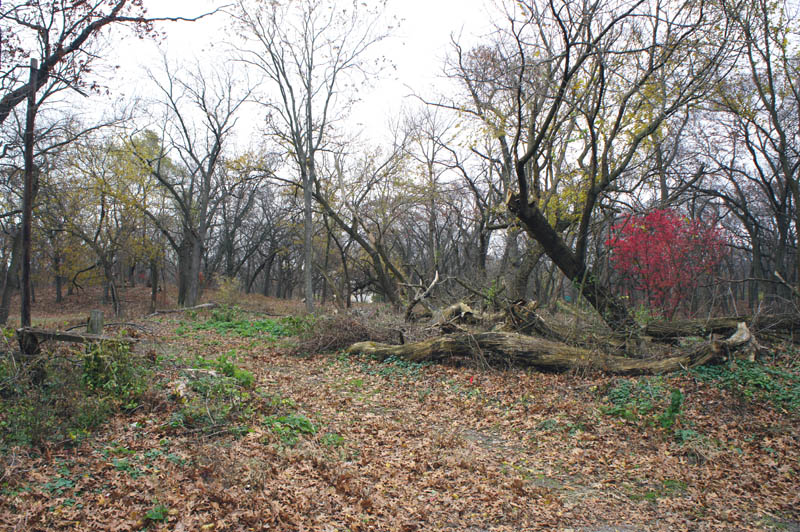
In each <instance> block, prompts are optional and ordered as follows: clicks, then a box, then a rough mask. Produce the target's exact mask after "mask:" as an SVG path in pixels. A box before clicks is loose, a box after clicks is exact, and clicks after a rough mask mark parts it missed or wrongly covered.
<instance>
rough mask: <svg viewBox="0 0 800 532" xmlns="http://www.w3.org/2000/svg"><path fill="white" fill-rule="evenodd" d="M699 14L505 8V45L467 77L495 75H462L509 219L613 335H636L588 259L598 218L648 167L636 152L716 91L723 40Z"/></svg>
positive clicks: (706, 10) (701, 10) (573, 5)
mask: <svg viewBox="0 0 800 532" xmlns="http://www.w3.org/2000/svg"><path fill="white" fill-rule="evenodd" d="M706 4H707V3H706V2H703V1H701V2H694V1H691V2H666V1H665V2H661V1H655V2H645V1H644V0H636V1H632V2H623V3H619V4H615V5H613V6H612V5H609V4H608V3H607V2H600V1H592V0H569V1H566V2H559V3H556V2H549V3H547V4H546V5H542V4H539V3H535V2H515V3H513V5H512V4H511V3H509V7H508V15H509V16H508V25H507V28H506V30H505V31H504V33H503V34H501V35H500V37H499V38H498V40H497V42H496V43H495V44H494V45H493V46H484V47H481V48H478V49H476V50H475V51H474V52H473V55H474V54H480V55H482V56H485V58H484V60H483V61H478V60H473V62H472V64H473V65H489V66H490V67H491V66H492V65H497V66H495V67H491V68H490V70H489V71H488V72H487V74H489V75H488V76H479V75H476V74H477V71H476V70H475V68H474V67H473V68H472V69H469V68H461V69H460V71H459V74H460V75H459V79H460V80H461V81H462V83H464V85H465V87H466V89H467V90H468V92H469V93H470V94H471V95H472V102H471V105H470V107H469V110H468V112H470V113H472V114H473V115H474V116H476V117H478V118H480V119H481V120H482V121H483V122H484V123H485V124H486V125H487V126H488V127H489V128H490V129H491V133H492V134H493V136H494V137H495V138H496V139H497V142H498V143H499V144H500V145H501V148H502V153H503V160H504V165H505V169H506V172H507V175H508V177H509V178H511V177H512V176H513V182H514V185H515V187H514V188H515V190H514V191H513V193H511V194H509V196H508V198H507V202H506V203H507V206H508V208H509V210H510V211H511V212H512V213H513V214H514V215H515V216H516V217H517V218H518V219H519V221H520V223H521V224H522V227H523V228H524V229H525V231H526V232H527V233H528V235H530V237H531V238H533V239H535V240H536V241H537V242H539V244H540V245H541V246H542V249H543V250H544V252H545V253H546V254H547V256H548V257H549V258H550V260H552V261H553V263H555V264H556V265H557V266H558V268H559V269H560V270H561V271H562V272H563V273H564V275H565V276H566V277H567V278H568V279H569V280H570V281H571V282H573V283H574V284H575V285H576V287H578V288H579V289H580V292H581V293H582V295H583V296H584V297H585V298H586V299H587V301H589V302H590V303H591V304H592V305H593V306H594V307H595V308H596V309H597V310H598V312H599V313H600V315H601V316H602V317H603V319H604V320H605V321H606V322H607V323H608V324H609V325H610V326H612V327H613V328H617V329H625V328H630V327H632V326H633V325H634V323H633V320H632V319H631V317H630V315H629V313H628V311H627V308H626V306H625V305H624V304H623V303H622V302H621V301H620V300H619V299H618V298H617V297H615V296H614V295H613V294H612V292H611V291H610V289H609V287H608V286H604V284H603V283H602V282H601V281H600V279H599V277H598V275H597V274H596V272H594V271H593V268H592V266H591V262H590V260H589V258H588V257H587V250H588V248H589V243H590V239H591V236H592V234H593V233H592V231H591V229H592V226H593V222H594V220H595V218H594V213H595V211H596V210H597V209H598V208H600V207H601V206H602V204H603V202H604V199H605V198H606V197H607V195H609V194H612V193H613V192H614V190H615V186H616V185H617V184H618V182H619V180H620V179H622V178H623V177H624V176H626V175H627V174H628V173H630V172H631V171H634V170H635V169H636V168H637V167H638V166H641V165H643V164H645V162H646V161H644V160H643V158H642V154H643V151H645V150H643V143H645V141H647V140H648V139H651V138H652V136H653V134H654V133H655V132H656V131H658V130H659V128H660V127H661V126H662V125H663V124H664V122H665V121H666V120H667V119H668V118H669V117H671V116H673V115H675V114H676V113H678V112H680V111H681V110H683V109H685V107H686V106H687V105H689V104H691V103H693V102H696V101H697V100H698V99H700V98H702V97H703V96H704V95H705V94H706V93H707V91H708V90H710V88H711V83H712V81H713V80H714V79H716V74H717V71H718V68H719V67H720V65H721V64H722V60H723V58H724V57H725V54H726V52H727V50H728V49H727V47H726V45H727V43H728V39H729V32H730V29H729V25H728V24H727V21H726V20H725V19H724V17H721V16H719V14H718V13H717V12H714V11H712V10H711V9H710V6H708V5H706ZM476 59H477V58H476ZM459 65H462V66H463V65H464V63H463V62H460V63H459ZM499 65H506V67H507V68H505V69H504V70H502V69H500V68H499ZM661 84H665V85H666V86H667V87H668V89H667V90H665V91H660V90H655V89H656V87H658V86H660V85H661ZM659 95H661V98H659V97H658V96H659ZM556 182H557V183H559V187H558V188H554V186H553V184H554V183H556ZM554 191H555V194H554ZM565 200H567V201H565ZM562 221H565V222H567V223H566V224H564V225H562V224H561V222H562ZM566 229H570V232H571V234H572V235H573V236H572V237H568V236H567V235H566V234H565V233H564V231H565V230H566Z"/></svg>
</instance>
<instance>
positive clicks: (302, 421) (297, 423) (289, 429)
mask: <svg viewBox="0 0 800 532" xmlns="http://www.w3.org/2000/svg"><path fill="white" fill-rule="evenodd" d="M264 424H265V425H266V426H267V427H269V429H270V430H271V431H272V432H273V433H274V434H275V435H277V436H278V438H280V440H281V442H282V443H283V444H284V445H287V446H289V447H293V446H294V445H296V444H297V442H298V441H299V439H300V435H302V434H316V432H317V427H316V426H314V424H313V423H312V422H311V420H309V419H308V418H307V417H305V416H304V415H302V414H287V415H284V416H269V417H267V418H265V419H264Z"/></svg>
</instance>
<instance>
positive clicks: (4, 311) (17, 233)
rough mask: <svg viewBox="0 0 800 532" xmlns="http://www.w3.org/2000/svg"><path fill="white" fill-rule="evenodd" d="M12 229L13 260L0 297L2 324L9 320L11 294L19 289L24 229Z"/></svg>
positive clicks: (0, 321)
mask: <svg viewBox="0 0 800 532" xmlns="http://www.w3.org/2000/svg"><path fill="white" fill-rule="evenodd" d="M11 231H12V234H11V261H10V263H9V266H8V269H7V270H6V275H5V280H4V282H3V295H2V298H1V299H0V325H5V324H6V322H7V321H8V314H9V312H10V310H11V296H12V295H13V294H14V290H18V289H19V267H20V256H21V255H22V231H21V230H20V228H19V227H16V228H13V229H12V230H11Z"/></svg>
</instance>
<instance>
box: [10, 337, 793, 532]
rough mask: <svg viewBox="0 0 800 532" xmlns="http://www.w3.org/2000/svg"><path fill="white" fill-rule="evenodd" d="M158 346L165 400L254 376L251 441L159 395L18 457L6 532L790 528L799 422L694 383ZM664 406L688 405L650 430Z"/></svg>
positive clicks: (218, 346)
mask: <svg viewBox="0 0 800 532" xmlns="http://www.w3.org/2000/svg"><path fill="white" fill-rule="evenodd" d="M164 328H165V330H164V335H167V334H169V335H170V336H169V337H170V338H171V340H170V341H169V342H166V343H164V344H162V346H161V348H160V350H161V352H162V355H161V357H160V359H161V360H162V363H161V366H160V367H159V369H158V376H159V377H160V379H161V380H160V381H159V382H162V383H164V384H163V386H168V385H167V384H166V383H168V382H174V379H175V374H176V370H175V368H174V367H173V366H172V365H171V364H170V362H169V360H170V357H173V356H179V355H180V354H186V353H202V354H203V356H205V357H206V358H213V357H216V356H218V355H219V354H221V353H226V352H231V350H234V351H235V352H236V353H238V356H237V359H236V360H237V363H238V364H239V365H240V366H242V367H243V368H246V369H249V370H250V371H251V372H253V373H254V375H255V383H254V385H253V386H252V389H251V391H250V392H249V393H248V395H247V397H251V398H252V400H250V401H249V402H247V405H246V408H243V418H242V419H245V420H246V423H244V424H243V425H242V426H241V427H239V428H238V429H237V430H232V429H231V427H228V428H226V429H224V430H215V428H214V427H205V428H203V427H197V428H187V427H183V426H176V423H175V422H174V419H175V412H176V411H177V409H178V406H179V400H178V399H176V397H175V396H174V394H173V395H172V396H169V397H168V396H167V392H164V394H163V398H162V400H161V401H156V402H155V403H154V405H151V407H150V408H148V409H147V410H148V411H145V409H140V410H137V411H136V412H134V413H133V414H128V415H119V416H117V417H116V418H114V420H113V421H112V422H111V423H110V424H108V425H107V426H106V427H105V428H103V429H101V431H100V432H99V433H97V434H96V435H95V436H94V437H92V438H89V439H87V440H85V441H83V442H81V443H80V444H79V445H77V446H76V447H74V448H72V449H66V450H58V451H52V452H50V453H44V454H42V455H38V454H35V453H33V452H32V451H30V450H24V449H19V448H18V449H14V450H12V451H10V452H9V454H8V456H6V457H5V462H4V464H5V468H4V470H3V471H2V472H0V475H2V477H3V479H2V499H1V500H0V528H2V529H3V530H31V531H36V530H137V531H138V530H144V529H147V530H175V531H194V530H309V531H311V530H313V531H335V530H339V531H346V530H350V531H362V530H376V531H378V530H381V531H383V530H392V531H395V530H396V531H413V530H452V531H456V530H458V531H465V530H466V531H473V532H478V531H489V530H491V531H498V532H499V531H521V530H551V529H560V530H566V529H572V530H584V531H601V530H614V529H620V530H723V529H728V530H783V529H786V527H792V526H796V522H797V521H798V520H800V511H798V508H800V496H799V495H798V493H800V481H799V480H798V475H800V462H799V459H800V422H798V419H797V417H796V416H792V415H789V414H786V413H781V412H780V411H779V409H776V408H772V407H769V406H764V405H759V404H757V403H753V402H748V401H746V400H744V399H742V398H740V397H738V396H734V395H732V394H730V393H729V392H727V391H725V390H721V389H719V388H717V387H715V386H713V385H711V384H708V383H705V382H702V381H701V380H699V379H697V378H696V376H694V375H674V376H669V377H664V378H650V379H640V380H638V381H634V380H630V379H610V378H607V377H601V376H585V375H555V374H542V373H530V372H523V371H517V370H508V371H505V372H494V371H481V370H475V369H469V368H452V367H444V366H417V365H412V364H408V363H404V362H402V361H392V360H390V361H387V362H376V361H372V360H368V359H365V358H355V357H347V356H344V355H315V356H311V357H306V358H298V357H291V356H288V355H285V354H283V353H284V352H285V351H286V349H285V346H283V345H282V344H281V342H280V341H278V342H276V341H274V340H273V339H271V338H270V339H268V341H265V340H264V338H263V337H262V336H255V337H242V336H226V335H220V334H218V333H216V332H214V331H213V330H211V331H195V332H194V333H192V334H183V335H182V336H178V337H176V336H174V334H173V331H174V329H175V325H174V324H171V322H169V321H168V322H166V325H164ZM164 337H167V336H164ZM672 390H679V391H680V392H681V396H682V397H683V398H684V399H683V403H682V405H681V406H680V411H679V412H677V413H676V412H674V413H673V414H674V415H673V416H672V418H671V420H672V421H671V423H662V421H663V420H664V419H668V417H669V416H668V417H667V418H665V417H664V412H666V411H668V409H669V397H670V395H669V392H670V391H672ZM626 394H627V395H626ZM619 397H622V398H623V399H624V400H625V401H627V402H625V401H622V402H621V401H619ZM615 400H616V401H617V402H616V403H615V402H614V401H615ZM626 405H628V406H631V409H626V408H627V406H626ZM667 425H668V426H667ZM232 432H235V434H232Z"/></svg>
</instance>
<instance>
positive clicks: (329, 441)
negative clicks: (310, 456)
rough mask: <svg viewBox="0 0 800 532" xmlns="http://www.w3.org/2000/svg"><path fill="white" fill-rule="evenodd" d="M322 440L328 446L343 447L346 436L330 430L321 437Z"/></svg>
mask: <svg viewBox="0 0 800 532" xmlns="http://www.w3.org/2000/svg"><path fill="white" fill-rule="evenodd" d="M320 442H321V443H322V444H323V445H326V446H328V447H341V446H342V445H344V438H343V437H342V436H341V435H339V434H336V433H335V432H328V433H327V434H325V435H324V436H323V437H322V438H320Z"/></svg>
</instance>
